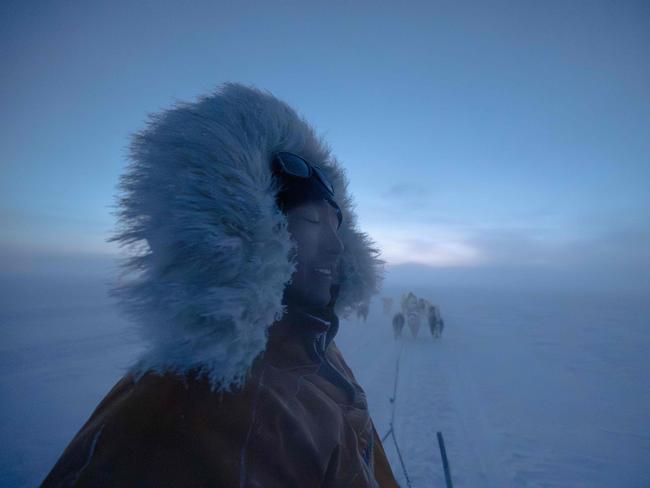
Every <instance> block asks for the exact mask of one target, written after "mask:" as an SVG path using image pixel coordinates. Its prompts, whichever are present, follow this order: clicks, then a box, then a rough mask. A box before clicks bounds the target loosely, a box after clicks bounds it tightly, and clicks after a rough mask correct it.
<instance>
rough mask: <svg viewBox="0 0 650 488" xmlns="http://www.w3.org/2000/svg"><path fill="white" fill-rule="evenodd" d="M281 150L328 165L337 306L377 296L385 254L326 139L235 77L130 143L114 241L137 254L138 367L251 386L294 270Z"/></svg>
mask: <svg viewBox="0 0 650 488" xmlns="http://www.w3.org/2000/svg"><path fill="white" fill-rule="evenodd" d="M278 151H289V152H293V153H297V154H300V155H302V156H303V157H305V158H306V159H307V160H309V161H311V162H312V163H314V164H317V165H319V166H321V168H322V169H323V170H324V171H325V172H326V173H327V175H328V177H330V178H331V180H332V182H333V184H334V188H335V192H336V200H337V202H338V203H339V205H340V206H341V209H342V212H343V225H342V226H341V230H340V232H341V239H342V241H343V244H344V246H345V250H344V254H343V255H342V257H341V261H342V269H343V281H342V283H341V291H340V295H339V299H338V302H337V309H338V310H339V311H340V312H343V313H348V312H349V311H351V310H352V309H355V308H356V307H357V305H359V304H361V303H363V302H367V301H368V300H369V299H370V297H371V295H372V294H373V293H375V292H376V291H377V288H378V286H379V282H380V279H381V277H380V266H381V261H380V260H379V259H378V252H377V251H376V249H374V247H373V243H372V241H370V239H369V238H368V237H367V236H366V235H365V234H363V233H361V232H359V231H358V230H357V229H356V219H355V216H354V213H353V207H352V202H351V199H350V196H349V195H348V192H347V182H346V178H345V175H344V173H343V171H342V169H341V168H340V167H339V165H338V164H337V162H336V161H335V159H334V158H332V157H331V156H330V154H329V150H328V149H327V147H326V145H325V144H324V143H323V142H322V141H321V140H320V139H319V138H318V137H317V136H316V135H315V134H314V131H313V129H312V128H311V127H310V126H309V125H308V124H307V123H306V122H305V121H304V120H303V119H301V118H300V117H299V116H298V115H297V114H296V113H295V112H294V111H293V110H292V109H291V108H290V107H289V106H288V105H286V104H285V103H283V102H281V101H280V100H278V99H276V98H275V97H273V96H272V95H270V94H268V93H264V92H261V91H259V90H257V89H254V88H250V87H246V86H242V85H239V84H232V83H231V84H226V85H224V86H222V87H221V88H220V89H219V90H217V91H216V92H215V93H213V94H211V95H209V96H206V97H203V98H200V99H199V100H197V101H196V102H194V103H185V104H179V105H177V106H175V107H173V108H172V109H170V110H167V111H164V112H162V113H160V114H158V115H155V116H153V117H151V119H150V121H149V123H148V125H147V127H146V129H145V130H144V131H142V132H140V133H138V134H136V135H135V136H134V138H133V142H132V146H131V153H130V160H131V162H130V164H129V166H128V168H127V170H126V172H125V174H124V175H123V176H122V178H121V181H120V190H121V194H120V196H119V200H118V212H117V215H118V218H119V224H118V230H117V233H116V235H115V237H113V238H112V239H111V240H114V241H117V242H119V243H120V244H121V245H122V246H123V247H126V248H127V249H128V250H129V252H130V257H129V258H128V259H127V260H126V262H125V263H124V268H125V271H126V272H125V274H124V275H123V277H122V282H121V283H120V284H119V285H118V286H116V287H115V289H114V293H115V294H116V295H117V296H118V297H119V298H120V300H121V302H122V303H123V304H124V305H125V307H126V309H127V311H128V312H129V313H130V314H131V315H132V316H133V317H134V318H135V320H136V322H137V323H138V324H139V325H140V327H141V330H142V335H143V337H144V338H145V339H146V340H147V343H148V345H149V347H148V350H147V352H146V353H145V354H144V356H143V357H142V358H141V360H140V361H139V362H138V364H137V366H136V367H135V370H136V372H138V373H140V374H142V373H144V372H146V371H158V372H164V371H174V372H178V373H186V372H188V371H190V370H196V371H198V372H199V373H200V374H202V375H205V376H207V377H208V378H209V379H210V381H211V383H212V385H213V387H214V388H215V389H217V390H227V389H229V388H231V387H233V386H240V385H242V384H243V383H244V381H245V378H246V374H247V372H248V371H249V369H250V367H251V365H252V362H253V360H254V359H255V358H256V357H257V356H258V355H259V354H260V353H261V352H262V351H263V350H264V349H265V346H266V338H267V329H268V328H269V327H270V326H271V324H273V322H274V321H275V320H277V319H279V318H280V317H281V315H282V313H283V307H282V295H283V290H284V288H285V286H286V284H287V283H288V282H289V281H290V278H291V275H292V273H293V271H294V268H295V263H293V262H292V261H291V259H290V258H289V256H290V255H291V250H292V248H293V246H294V244H293V242H292V240H291V239H290V236H289V233H288V231H287V221H286V217H285V216H284V215H283V214H282V213H281V212H280V211H279V210H278V208H277V205H276V203H275V194H276V191H277V188H276V187H275V186H274V185H275V183H274V180H273V178H272V175H271V170H270V160H271V157H272V155H273V154H274V153H275V152H278Z"/></svg>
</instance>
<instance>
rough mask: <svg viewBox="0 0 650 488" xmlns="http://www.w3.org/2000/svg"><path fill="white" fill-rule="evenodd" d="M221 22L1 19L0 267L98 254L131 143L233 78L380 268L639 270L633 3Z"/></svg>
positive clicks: (169, 6) (134, 11)
mask: <svg viewBox="0 0 650 488" xmlns="http://www.w3.org/2000/svg"><path fill="white" fill-rule="evenodd" d="M234 3H235V2H224V3H220V2H167V1H156V2H137V3H136V2H40V3H39V5H29V4H28V3H27V2H3V3H2V6H0V46H1V47H0V49H1V51H0V53H1V60H2V61H1V62H2V73H3V76H2V77H1V78H0V97H1V98H0V103H1V105H2V110H1V111H0V128H1V129H2V130H0V156H1V157H0V162H1V164H2V180H1V182H0V185H1V186H0V190H1V194H2V197H1V198H0V217H1V218H2V222H3V225H2V232H1V233H0V245H2V247H3V248H4V249H5V253H11V252H13V251H15V252H20V253H23V254H25V253H27V254H29V253H35V254H37V253H40V254H43V253H45V254H48V253H50V254H57V253H58V254H68V255H69V254H78V255H81V254H92V253H101V254H111V253H115V252H116V249H114V248H113V247H111V246H110V245H109V244H107V243H106V242H105V239H106V238H107V237H108V236H109V235H110V234H111V231H112V228H113V223H114V219H113V217H112V215H111V213H110V212H111V206H112V205H113V203H114V196H115V186H116V183H117V180H118V176H119V174H120V173H121V172H122V170H123V168H124V166H125V164H126V159H125V153H126V147H127V144H128V136H129V134H130V133H131V132H133V131H135V130H138V129H140V128H141V127H142V126H143V123H144V120H145V117H146V114H148V113H151V112H156V111H159V110H161V109H164V108H166V107H169V106H170V105H171V104H172V103H173V102H174V101H176V100H192V99H193V98H194V97H196V96H197V95H200V94H203V93H206V92H209V91H210V90H212V89H214V88H215V87H216V86H218V85H219V84H220V83H222V82H225V81H238V82H243V83H247V84H253V85H256V86H258V87H260V88H263V89H267V90H269V91H271V92H272V93H274V94H275V95H276V96H278V97H279V98H282V99H284V100H285V101H287V102H288V103H290V104H291V105H292V106H294V107H295V108H296V109H297V110H298V111H299V112H300V113H301V114H302V115H304V116H305V117H306V118H307V119H308V120H310V121H311V122H312V123H313V124H314V125H315V126H316V128H317V130H318V131H319V132H320V133H321V134H323V135H324V136H325V138H326V139H327V141H328V142H329V143H330V145H331V146H332V149H333V151H334V153H335V154H336V156H337V157H338V158H339V159H340V160H341V161H342V162H343V163H344V165H345V167H346V168H347V171H348V176H349V179H350V182H351V190H352V192H353V193H354V194H355V197H356V202H357V208H358V213H359V215H360V224H361V226H362V227H363V228H364V230H366V231H367V232H368V233H369V234H371V236H373V237H374V238H375V239H376V240H377V242H378V243H379V244H380V246H381V248H382V250H383V253H384V257H385V259H386V260H387V261H388V262H389V263H390V264H393V265H401V264H406V263H416V264H418V265H425V266H433V267H436V268H440V267H444V268H463V269H467V268H470V269H479V268H481V269H488V268H489V269H494V270H497V269H501V268H508V269H510V268H522V269H524V268H525V269H528V268H530V269H536V270H542V271H545V270H549V269H561V270H564V271H567V270H589V271H590V272H591V271H594V270H601V271H603V273H605V275H608V274H609V275H611V273H612V272H615V273H618V274H619V275H620V276H621V277H631V276H633V275H635V274H637V273H642V272H645V273H647V272H650V252H649V251H648V249H649V248H650V191H648V190H647V188H648V187H650V56H648V52H650V4H648V3H647V2H632V1H628V2H596V1H585V2H581V1H572V2H552V1H549V2H532V1H531V2H422V3H418V2H410V3H407V4H404V3H399V4H398V2H392V3H391V2H347V4H346V2H237V5H234ZM488 3H489V5H488ZM12 250H13V251H12ZM612 270H614V271H612Z"/></svg>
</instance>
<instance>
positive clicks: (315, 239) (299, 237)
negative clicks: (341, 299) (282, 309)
mask: <svg viewBox="0 0 650 488" xmlns="http://www.w3.org/2000/svg"><path fill="white" fill-rule="evenodd" d="M287 220H288V222H289V233H290V234H291V237H292V238H293V240H294V241H295V242H296V244H297V256H296V271H295V273H294V275H293V276H292V278H291V282H290V283H289V285H287V288H286V290H285V297H286V301H287V303H288V304H292V305H299V306H303V307H324V306H325V305H327V304H328V303H329V301H330V298H331V297H330V286H331V285H332V283H333V279H334V278H335V273H336V270H337V266H338V260H339V257H340V256H341V253H342V252H343V243H342V242H341V239H340V238H339V234H338V223H339V222H338V216H337V214H336V211H335V210H334V209H333V208H332V206H331V205H329V204H328V203H327V202H326V201H325V200H320V201H315V202H307V203H304V204H302V205H299V206H297V207H293V208H291V209H289V210H288V211H287Z"/></svg>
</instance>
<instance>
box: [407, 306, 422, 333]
mask: <svg viewBox="0 0 650 488" xmlns="http://www.w3.org/2000/svg"><path fill="white" fill-rule="evenodd" d="M406 320H407V322H408V326H409V329H411V334H413V338H414V339H415V338H416V337H417V336H418V332H419V331H420V322H421V317H420V314H419V313H418V312H417V311H416V312H411V313H409V314H408V316H407V319H406Z"/></svg>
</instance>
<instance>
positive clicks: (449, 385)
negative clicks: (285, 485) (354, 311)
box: [0, 276, 650, 488]
mask: <svg viewBox="0 0 650 488" xmlns="http://www.w3.org/2000/svg"><path fill="white" fill-rule="evenodd" d="M0 285H2V290H3V294H2V295H3V296H2V298H0V307H1V308H0V486H3V487H4V486H7V487H13V486H16V487H19V486H20V487H22V486H36V485H37V484H38V483H39V482H40V480H42V478H43V477H44V476H45V474H46V473H47V471H48V470H49V469H50V468H51V466H52V465H53V464H54V462H55V461H56V459H57V457H58V456H59V455H60V453H61V451H62V450H63V448H64V447H65V446H66V444H67V443H68V442H69V440H70V439H71V438H72V436H73V435H74V434H75V433H76V431H77V430H78V429H79V427H80V426H81V425H82V423H83V422H84V421H85V419H86V418H87V417H88V415H90V413H91V411H92V410H93V408H94V407H95V405H96V404H97V402H98V401H99V400H100V399H101V398H102V397H103V396H104V395H105V393H106V392H107V391H108V390H109V388H110V387H111V386H112V385H113V383H114V382H115V381H116V380H117V379H118V378H119V377H120V376H121V374H122V373H123V372H124V368H125V367H126V366H127V365H128V364H129V363H130V361H132V359H133V358H134V357H135V356H136V355H137V353H138V349H139V346H138V343H137V340H136V338H135V337H134V334H133V331H132V329H131V327H129V324H128V323H127V322H126V321H125V320H124V319H123V318H122V317H121V316H119V315H118V314H117V312H116V311H115V307H114V305H113V304H112V303H111V301H110V300H109V299H108V298H107V297H106V286H105V284H104V283H103V280H102V279H101V278H100V277H98V276H95V278H92V277H88V276H86V277H81V276H80V277H78V278H77V279H76V280H72V281H71V280H68V281H67V282H61V280H60V279H59V278H52V279H51V280H47V279H42V278H39V279H38V280H35V279H34V278H31V279H17V278H16V277H13V278H11V279H10V280H9V279H7V280H3V282H2V283H0ZM404 291H406V289H404V288H398V287H393V288H387V289H386V290H385V291H384V293H383V295H393V296H394V297H396V298H397V297H398V295H399V294H401V293H403V292H404ZM413 291H415V292H416V294H418V296H423V297H425V298H428V299H430V300H431V301H432V302H434V303H437V304H438V305H439V306H440V307H441V310H442V314H443V317H444V318H445V322H446V329H445V332H444V335H443V338H442V339H441V340H438V341H434V340H432V338H431V337H430V336H429V335H428V333H427V330H426V328H424V327H423V328H422V329H421V330H420V336H419V337H418V338H417V339H415V340H414V339H412V338H410V337H409V332H408V330H407V329H405V331H404V332H405V334H404V335H405V337H404V338H403V339H402V340H400V341H395V340H394V339H393V337H392V330H391V327H390V317H389V316H384V315H383V314H382V311H381V309H380V307H379V306H378V303H377V302H376V303H374V306H373V307H372V309H371V314H370V316H369V318H368V322H367V323H361V322H358V321H357V320H355V319H350V320H346V321H343V322H342V327H341V332H340V335H339V337H338V338H337V342H338V344H339V347H340V348H341V349H342V350H343V352H344V354H345V356H346V359H347V361H348V363H349V364H350V366H351V367H352V369H353V370H354V371H355V374H356V376H357V379H358V380H359V381H360V383H361V384H362V385H363V386H364V388H365V389H366V391H367V393H368V398H369V401H370V408H371V413H372V415H373V418H374V420H375V424H376V426H377V430H378V431H379V433H380V435H382V436H383V435H384V434H385V433H386V432H387V431H388V429H389V420H390V416H391V405H392V404H391V403H390V401H389V398H390V396H391V395H392V393H393V387H394V382H395V373H396V363H397V360H398V358H399V377H398V379H397V395H396V399H395V403H394V406H395V416H394V418H395V422H394V430H395V434H396V440H397V444H398V445H399V448H400V449H401V452H402V454H403V458H404V463H405V467H406V470H407V473H408V476H409V478H410V481H411V484H412V486H413V487H414V488H420V487H428V488H430V487H434V486H444V478H443V471H442V464H441V460H440V452H439V450H438V445H437V440H436V432H438V431H440V432H442V433H443V435H444V439H445V443H446V446H447V452H448V456H449V461H450V464H451V474H452V478H453V481H454V486H455V487H457V488H461V487H527V486H535V487H555V486H558V487H560V486H566V487H648V486H650V462H649V461H648V460H650V414H649V413H648V412H650V379H649V373H650V303H644V300H643V298H644V297H634V296H630V295H627V296H617V295H615V294H609V295H606V294H581V293H578V292H575V293H567V292H563V293H559V292H558V293H532V292H530V293H525V292H522V291H517V292H514V291H510V292H508V291H503V290H502V291H487V290H480V289H444V288H428V289H417V290H413ZM396 301H397V300H396ZM385 448H386V451H387V453H388V456H389V458H390V460H391V463H392V466H393V470H394V472H395V474H396V476H397V478H398V480H400V483H402V484H403V486H406V480H405V478H404V475H403V472H402V468H401V466H400V462H399V459H398V455H397V451H396V448H395V444H394V443H393V440H392V438H388V439H387V440H386V442H385Z"/></svg>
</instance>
